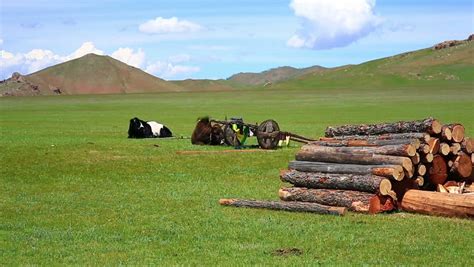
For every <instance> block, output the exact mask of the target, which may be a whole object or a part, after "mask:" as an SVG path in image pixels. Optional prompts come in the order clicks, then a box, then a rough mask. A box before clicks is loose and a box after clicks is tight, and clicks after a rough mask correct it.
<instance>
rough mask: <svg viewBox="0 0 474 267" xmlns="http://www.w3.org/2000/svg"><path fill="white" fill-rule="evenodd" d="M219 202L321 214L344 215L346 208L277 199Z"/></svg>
mask: <svg viewBox="0 0 474 267" xmlns="http://www.w3.org/2000/svg"><path fill="white" fill-rule="evenodd" d="M219 204H221V205H224V206H234V207H248V208H263V209H272V210H284V211H300V212H313V213H319V214H331V215H340V216H342V215H344V214H345V213H346V208H344V207H330V206H325V205H321V204H317V203H308V202H296V201H294V202H276V201H259V200H244V199H220V200H219Z"/></svg>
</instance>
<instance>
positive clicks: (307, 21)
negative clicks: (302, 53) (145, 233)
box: [287, 0, 382, 49]
mask: <svg viewBox="0 0 474 267" xmlns="http://www.w3.org/2000/svg"><path fill="white" fill-rule="evenodd" d="M290 7H291V8H292V9H293V11H294V13H295V15H296V16H297V17H299V18H301V20H302V23H301V29H300V30H299V31H298V32H297V33H296V34H295V35H293V36H292V37H291V38H290V39H289V40H288V41H287V45H288V46H291V47H295V48H310V49H330V48H334V47H342V46H346V45H348V44H350V43H352V42H354V41H356V40H358V39H360V38H362V37H364V36H366V35H368V34H369V33H370V32H372V31H373V30H375V28H376V27H377V26H378V25H379V24H380V23H381V21H382V19H381V18H380V17H378V16H376V15H375V14H374V10H373V9H374V7H375V0H292V1H291V3H290Z"/></svg>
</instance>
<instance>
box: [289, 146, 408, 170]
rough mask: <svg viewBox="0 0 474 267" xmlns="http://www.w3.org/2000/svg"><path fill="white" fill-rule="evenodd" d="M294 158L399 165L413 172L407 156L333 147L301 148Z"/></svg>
mask: <svg viewBox="0 0 474 267" xmlns="http://www.w3.org/2000/svg"><path fill="white" fill-rule="evenodd" d="M296 160H300V161H318V162H334V163H348V164H366V165H369V164H373V165H389V164H391V165H400V166H402V167H403V168H404V169H405V170H407V171H408V172H413V163H411V159H410V158H407V157H399V156H387V155H377V154H356V153H342V152H338V151H337V148H334V147H320V146H313V147H312V148H311V151H308V150H306V151H305V150H301V151H299V152H298V153H297V154H296Z"/></svg>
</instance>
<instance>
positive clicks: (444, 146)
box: [438, 143, 451, 156]
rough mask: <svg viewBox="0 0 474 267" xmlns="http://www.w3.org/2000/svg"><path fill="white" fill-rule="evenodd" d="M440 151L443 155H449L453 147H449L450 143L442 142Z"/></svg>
mask: <svg viewBox="0 0 474 267" xmlns="http://www.w3.org/2000/svg"><path fill="white" fill-rule="evenodd" d="M438 152H439V153H440V154H441V155H443V156H447V155H449V152H451V148H450V147H449V145H448V144H446V143H441V144H439V151H438Z"/></svg>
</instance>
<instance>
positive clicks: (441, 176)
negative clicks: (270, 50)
mask: <svg viewBox="0 0 474 267" xmlns="http://www.w3.org/2000/svg"><path fill="white" fill-rule="evenodd" d="M428 177H429V178H430V182H431V183H432V184H435V185H437V184H444V182H446V179H447V178H448V168H447V164H446V161H445V160H444V158H443V157H442V156H440V155H435V156H434V157H433V162H432V163H431V167H430V168H429V170H428Z"/></svg>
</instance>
